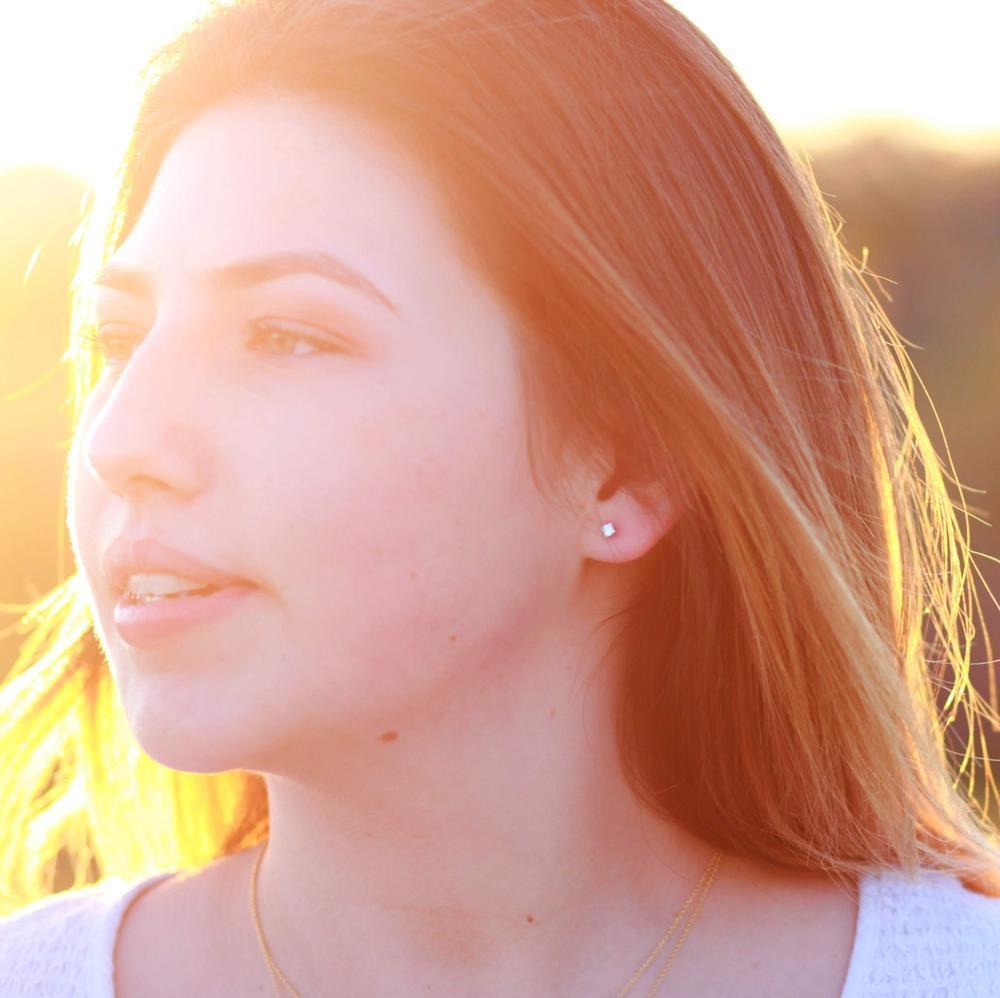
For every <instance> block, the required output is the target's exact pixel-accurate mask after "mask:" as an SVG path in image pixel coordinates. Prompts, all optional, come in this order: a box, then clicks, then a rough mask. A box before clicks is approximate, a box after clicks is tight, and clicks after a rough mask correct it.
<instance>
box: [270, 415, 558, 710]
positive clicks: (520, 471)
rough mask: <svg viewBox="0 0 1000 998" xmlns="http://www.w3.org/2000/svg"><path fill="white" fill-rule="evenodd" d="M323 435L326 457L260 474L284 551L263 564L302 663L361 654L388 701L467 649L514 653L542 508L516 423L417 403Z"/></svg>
mask: <svg viewBox="0 0 1000 998" xmlns="http://www.w3.org/2000/svg"><path fill="white" fill-rule="evenodd" d="M326 446H327V447H328V448H329V449H328V451H327V453H329V454H332V455H335V456H334V457H332V458H331V459H329V460H326V461H318V460H309V461H304V462H303V463H302V465H301V467H300V468H299V469H298V470H297V472H296V473H295V474H291V475H290V474H280V475H279V474H278V473H277V470H276V469H275V470H274V471H272V473H271V474H270V475H269V476H268V481H269V485H268V488H269V489H272V490H276V491H275V492H272V493H271V496H272V497H271V499H270V500H269V501H268V503H267V505H268V506H269V507H271V508H275V509H278V508H281V509H284V510H286V511H287V514H286V515H284V516H281V517H280V518H278V519H277V520H275V521H273V522H272V523H271V524H270V525H268V527H267V530H266V533H267V535H268V536H270V537H271V538H272V542H273V543H274V545H275V546H276V547H278V548H279V549H280V553H278V552H275V555H274V557H273V558H269V559H265V560H262V561H261V562H260V563H261V564H264V565H268V564H271V565H273V566H274V568H275V571H276V572H280V576H277V575H276V576H275V579H274V581H275V583H276V584H277V585H278V586H279V587H280V588H281V589H283V590H284V593H283V598H284V599H285V600H287V606H286V611H287V612H288V613H289V614H291V615H292V616H293V618H294V623H293V624H292V630H293V631H294V632H295V633H297V634H299V635H300V638H301V640H303V641H304V642H305V643H306V644H308V645H309V646H310V647H309V648H308V649H302V651H303V652H304V653H305V654H306V655H308V656H309V660H312V661H321V660H323V658H325V659H326V660H327V661H330V660H331V659H330V656H331V655H332V656H333V661H341V662H343V663H345V664H346V663H350V662H355V663H359V665H358V667H357V668H358V672H359V674H358V676H356V677H355V678H356V681H357V682H361V683H364V684H365V687H366V689H365V694H366V695H367V696H369V697H372V698H374V700H376V701H385V700H389V699H392V698H393V697H398V696H400V695H402V693H403V690H404V689H410V690H411V692H412V691H414V690H415V689H416V688H418V687H421V686H423V687H426V686H427V685H428V684H430V685H434V684H435V682H436V681H437V680H441V681H443V680H444V679H446V678H447V677H449V676H450V675H451V674H452V672H453V670H454V668H457V667H461V668H462V669H468V668H470V666H472V665H473V664H474V663H472V662H470V661H469V659H470V655H472V656H474V657H482V658H484V659H486V658H494V657H498V656H499V655H500V652H501V650H504V651H505V653H509V648H508V646H509V643H510V637H509V633H510V628H509V624H510V621H511V620H512V619H520V618H521V617H523V615H524V614H525V604H526V603H528V602H530V601H531V600H532V599H533V597H534V593H533V592H532V590H531V589H530V588H529V585H530V584H526V581H525V576H526V575H529V574H530V572H529V570H528V568H527V567H526V563H525V558H526V554H525V552H526V551H529V552H530V551H531V547H530V545H529V544H528V543H527V542H528V539H529V538H530V537H531V536H532V535H533V532H534V521H533V519H532V511H533V510H534V515H536V516H538V515H539V513H538V510H537V509H536V508H535V507H534V505H533V504H532V502H531V501H526V500H525V497H524V495H523V494H522V492H523V490H525V489H527V488H528V486H527V485H526V481H530V479H529V477H528V472H527V468H526V465H525V464H524V461H525V457H524V452H523V443H522V435H521V429H520V427H519V426H517V425H513V424H512V423H508V424H507V425H504V424H501V423H498V422H497V421H495V420H492V421H491V420H489V419H488V418H487V417H486V416H485V414H482V413H481V412H480V410H477V409H473V415H472V416H470V417H468V418H465V419H459V420H455V419H453V418H451V419H449V417H448V415H447V413H442V412H434V411H431V410H429V409H428V408H427V407H426V406H425V407H420V408H419V409H416V408H415V409H414V410H413V411H412V412H410V413H408V414H407V413H403V412H402V411H400V410H398V409H397V410H396V411H395V413H394V415H393V416H392V418H386V417H384V416H381V417H379V418H378V419H367V420H366V421H364V422H363V423H357V424H356V425H355V427H354V429H353V431H352V434H351V437H350V443H349V446H347V447H345V441H344V438H343V437H339V438H337V439H336V440H334V439H330V440H329V441H328V443H327V444H326ZM536 550H537V549H536ZM262 557H263V555H262ZM523 624H524V622H523V620H522V621H521V623H520V624H519V632H520V629H521V628H523ZM348 669H350V667H349V666H348ZM335 676H336V678H335V682H337V683H339V682H342V681H346V677H345V675H344V674H343V673H342V672H340V671H339V670H336V669H335Z"/></svg>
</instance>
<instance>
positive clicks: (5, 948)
mask: <svg viewBox="0 0 1000 998" xmlns="http://www.w3.org/2000/svg"><path fill="white" fill-rule="evenodd" d="M170 875H171V873H170V872H167V873H159V874H156V875H154V876H152V877H147V878H145V879H142V880H138V881H134V882H128V881H124V880H122V879H120V878H111V879H109V880H105V881H102V882H101V883H100V884H96V885H92V886H90V887H86V888H83V889H81V890H76V891H66V892H63V893H61V894H56V895H53V896H52V897H48V898H42V899H41V900H40V901H36V902H35V903H34V904H33V905H30V906H29V907H27V908H23V909H21V910H20V911H17V912H15V913H14V914H13V915H9V916H8V917H7V918H4V919H0V996H3V998H114V989H113V976H112V962H111V957H112V953H113V950H114V943H115V937H116V935H117V932H118V926H119V924H120V922H121V918H122V913H123V911H124V910H125V908H126V906H127V905H128V903H129V902H130V901H131V900H132V899H133V898H134V897H135V896H136V895H137V894H139V893H140V892H141V891H142V890H144V889H145V888H146V887H151V886H152V885H153V884H154V883H156V882H158V881H159V880H162V879H163V878H164V877H168V876H170ZM860 900H861V903H860V905H859V909H858V924H857V931H856V934H855V938H854V948H853V951H852V954H851V962H850V967H849V970H848V975H847V980H846V981H845V982H844V990H843V992H842V995H841V998H979V996H981V995H998V996H1000V898H988V897H983V896H982V895H980V894H976V893H974V892H972V891H969V890H966V889H965V888H964V887H963V886H962V884H961V883H960V882H959V881H958V880H957V879H956V878H954V877H951V876H948V875H947V874H943V873H938V872H934V871H925V872H924V873H923V874H921V876H920V877H919V878H914V879H910V878H908V877H906V876H904V875H903V874H901V873H899V872H898V871H895V870H886V871H883V873H882V874H881V875H880V876H878V877H864V878H863V879H862V881H861V899H860Z"/></svg>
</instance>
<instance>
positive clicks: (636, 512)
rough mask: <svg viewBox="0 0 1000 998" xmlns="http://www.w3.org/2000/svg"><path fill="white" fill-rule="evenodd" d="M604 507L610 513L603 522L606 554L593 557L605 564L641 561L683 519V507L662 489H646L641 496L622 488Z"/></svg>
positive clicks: (598, 553) (603, 504)
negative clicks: (680, 516) (681, 513)
mask: <svg viewBox="0 0 1000 998" xmlns="http://www.w3.org/2000/svg"><path fill="white" fill-rule="evenodd" d="M602 506H603V507H604V511H605V513H606V515H605V517H604V518H603V519H602V522H601V533H602V535H603V536H604V538H605V540H604V542H603V543H604V551H603V552H597V553H595V554H592V555H591V556H592V557H597V558H598V559H600V560H602V561H633V560H635V559H636V558H641V557H642V556H643V555H644V554H645V553H646V552H647V551H649V550H650V549H651V548H652V547H654V546H655V545H656V544H657V543H658V542H659V541H660V539H661V538H662V537H663V536H665V534H666V533H667V531H669V530H670V529H671V527H673V525H674V524H675V523H676V521H677V519H678V517H679V504H678V503H677V502H675V501H674V499H673V498H672V497H671V496H670V495H669V494H668V493H667V491H666V489H664V488H661V487H655V488H653V489H645V490H643V491H642V493H641V495H640V494H638V493H637V492H635V491H632V490H630V489H627V488H625V489H620V490H618V491H617V492H616V493H615V494H614V495H613V496H611V497H610V498H609V499H608V500H607V501H606V502H604V503H602ZM597 546H598V547H599V546H600V542H598V544H597Z"/></svg>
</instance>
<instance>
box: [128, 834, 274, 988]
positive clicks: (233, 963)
mask: <svg viewBox="0 0 1000 998" xmlns="http://www.w3.org/2000/svg"><path fill="white" fill-rule="evenodd" d="M250 852H252V850H244V851H243V852H241V853H237V854H235V855H233V856H226V857H223V858H222V859H220V860H216V861H215V862H214V863H211V864H209V865H208V866H205V867H203V868H201V869H199V870H194V871H188V872H184V873H179V874H175V875H174V876H172V877H168V878H166V879H165V880H162V881H160V882H158V883H156V884H154V885H153V886H152V887H151V888H149V889H148V890H146V891H144V892H142V893H141V894H139V895H138V896H137V897H136V898H135V899H134V900H133V901H132V902H131V903H130V905H129V906H128V908H127V909H126V910H125V911H124V912H123V914H122V921H121V924H120V926H119V930H118V936H117V939H116V942H115V949H114V989H115V990H114V993H115V998H140V996H141V998H167V996H176V995H179V994H197V995H201V996H204V998H223V996H231V995H233V994H250V993H254V985H255V983H256V980H257V978H255V977H251V979H250V981H247V980H246V979H245V977H244V976H243V975H245V974H246V973H247V972H248V968H247V962H246V960H245V959H239V957H240V956H242V954H243V952H244V951H243V949H241V947H243V946H244V945H245V939H244V935H243V933H244V932H245V926H244V925H243V922H242V920H241V919H242V918H243V917H248V916H246V915H245V913H244V911H243V908H242V907H241V906H240V903H239V887H240V883H241V881H240V875H241V874H243V873H247V872H248V871H249V864H248V862H247V861H248V858H249V856H248V854H249V853H250ZM220 954H233V955H234V957H236V959H233V958H229V959H226V960H223V959H222V958H221V957H220Z"/></svg>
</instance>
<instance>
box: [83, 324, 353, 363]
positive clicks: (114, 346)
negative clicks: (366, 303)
mask: <svg viewBox="0 0 1000 998" xmlns="http://www.w3.org/2000/svg"><path fill="white" fill-rule="evenodd" d="M251 326H252V329H253V332H252V334H251V335H250V337H249V338H248V341H247V342H248V343H255V342H256V343H264V344H265V346H264V347H263V348H261V349H258V348H256V347H251V349H252V350H253V352H254V353H269V354H273V355H276V356H279V357H293V356H294V357H300V356H303V355H305V356H309V355H311V354H315V353H331V352H334V351H335V350H337V346H336V345H335V344H333V343H331V342H329V341H327V340H326V339H324V338H323V337H322V336H316V335H310V334H308V333H303V332H297V331H296V330H294V329H292V328H291V327H290V326H288V325H284V324H281V323H276V322H272V321H270V320H259V321H257V322H254V323H252V324H251ZM133 328H134V327H132V326H129V325H127V324H125V323H114V322H104V323H100V324H99V325H98V326H97V327H96V328H95V329H91V330H90V331H88V332H85V333H84V334H83V335H82V337H81V338H82V339H83V340H84V341H85V343H87V344H89V345H90V349H92V350H94V351H95V352H96V353H98V354H99V355H100V356H101V357H102V358H103V359H104V361H105V362H106V363H107V364H108V366H109V367H117V366H119V365H120V364H122V363H124V362H125V361H127V360H128V357H129V352H130V350H131V349H132V348H133V347H135V346H137V345H138V343H139V341H140V340H141V338H142V337H141V336H139V335H137V334H135V333H132V334H130V335H129V334H127V333H125V332H124V331H125V330H128V329H133ZM303 345H304V346H305V349H301V347H302V346H303Z"/></svg>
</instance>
